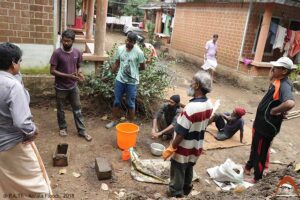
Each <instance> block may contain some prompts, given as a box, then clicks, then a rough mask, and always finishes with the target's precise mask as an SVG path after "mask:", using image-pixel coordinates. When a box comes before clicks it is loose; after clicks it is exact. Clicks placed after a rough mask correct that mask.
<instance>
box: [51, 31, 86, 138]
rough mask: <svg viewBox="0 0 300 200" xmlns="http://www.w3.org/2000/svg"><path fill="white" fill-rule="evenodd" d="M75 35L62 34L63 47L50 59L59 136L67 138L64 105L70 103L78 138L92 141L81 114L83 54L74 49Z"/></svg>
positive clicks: (67, 32) (70, 32) (70, 33)
mask: <svg viewBox="0 0 300 200" xmlns="http://www.w3.org/2000/svg"><path fill="white" fill-rule="evenodd" d="M74 40H75V33H74V32H73V31H72V30H66V31H64V32H63V33H62V37H61V43H62V47H60V48H58V49H56V50H55V51H54V52H53V54H52V56H51V59H50V65H51V68H50V73H51V74H52V75H53V76H55V91H56V106H57V121H58V126H59V135H60V136H62V137H65V136H67V123H66V121H65V112H64V103H65V102H66V100H69V101H70V104H71V107H72V110H73V115H74V120H75V125H76V128H77V132H78V136H80V137H83V138H85V139H86V140H87V141H91V140H92V137H91V136H90V135H88V134H87V133H86V131H85V125H84V119H83V115H82V112H81V105H80V96H79V89H78V87H77V82H78V81H83V80H84V76H83V74H82V72H81V71H80V63H81V62H82V53H81V52H80V51H79V50H78V49H76V48H73V47H72V46H73V42H74Z"/></svg>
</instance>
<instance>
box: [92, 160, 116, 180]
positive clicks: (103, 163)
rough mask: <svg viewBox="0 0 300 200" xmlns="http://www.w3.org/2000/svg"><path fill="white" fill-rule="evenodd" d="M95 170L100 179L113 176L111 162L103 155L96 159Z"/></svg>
mask: <svg viewBox="0 0 300 200" xmlns="http://www.w3.org/2000/svg"><path fill="white" fill-rule="evenodd" d="M95 170H96V174H97V177H98V180H104V179H110V178H111V177H112V168H111V164H110V163H109V162H108V161H107V160H106V159H105V158H102V157H98V158H96V159H95Z"/></svg>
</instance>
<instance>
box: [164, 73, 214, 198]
mask: <svg viewBox="0 0 300 200" xmlns="http://www.w3.org/2000/svg"><path fill="white" fill-rule="evenodd" d="M211 85H212V80H211V76H210V75H209V74H208V73H207V72H204V71H199V72H197V73H196V74H195V75H194V77H193V79H192V82H191V85H190V87H189V90H188V95H189V96H192V97H193V99H191V100H190V102H189V103H188V104H187V105H186V106H185V107H184V109H183V111H182V113H181V114H180V115H179V117H178V119H177V124H176V126H175V132H174V134H175V138H174V139H173V141H172V142H171V144H170V146H169V147H168V148H167V149H166V150H165V151H164V152H163V155H162V156H163V158H164V160H166V159H167V158H169V157H171V156H172V158H171V169H170V183H169V193H168V196H169V197H176V198H181V197H183V195H188V194H189V193H190V192H191V190H192V187H193V186H192V179H193V166H194V165H195V164H196V162H197V160H198V158H199V156H200V155H201V153H202V148H203V142H204V133H205V129H206V127H207V125H208V121H209V119H210V116H211V114H212V111H213V105H212V103H211V101H210V100H209V99H208V98H207V97H206V94H207V93H209V92H210V91H211Z"/></svg>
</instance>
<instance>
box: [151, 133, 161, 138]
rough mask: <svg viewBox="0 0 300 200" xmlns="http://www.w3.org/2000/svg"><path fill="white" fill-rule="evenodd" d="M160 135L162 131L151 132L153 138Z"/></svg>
mask: <svg viewBox="0 0 300 200" xmlns="http://www.w3.org/2000/svg"><path fill="white" fill-rule="evenodd" d="M161 135H162V132H154V133H152V137H153V138H158V137H159V136H161Z"/></svg>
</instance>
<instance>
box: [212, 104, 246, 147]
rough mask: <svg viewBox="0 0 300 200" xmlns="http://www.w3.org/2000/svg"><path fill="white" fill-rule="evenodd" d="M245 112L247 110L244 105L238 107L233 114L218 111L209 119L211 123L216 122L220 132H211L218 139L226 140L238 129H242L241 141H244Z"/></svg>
mask: <svg viewBox="0 0 300 200" xmlns="http://www.w3.org/2000/svg"><path fill="white" fill-rule="evenodd" d="M245 114H246V111H245V109H244V108H242V107H236V108H235V109H234V110H233V111H232V113H231V114H229V113H224V114H223V113H216V114H215V115H214V116H213V117H212V118H211V119H210V120H209V124H211V123H213V122H215V124H216V127H217V129H218V133H217V134H213V133H211V134H212V135H213V136H214V137H215V138H216V140H219V141H224V140H227V139H229V138H231V137H232V136H234V134H235V133H236V132H237V131H240V142H241V143H243V135H244V119H243V118H242V117H243V116H244V115H245Z"/></svg>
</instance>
